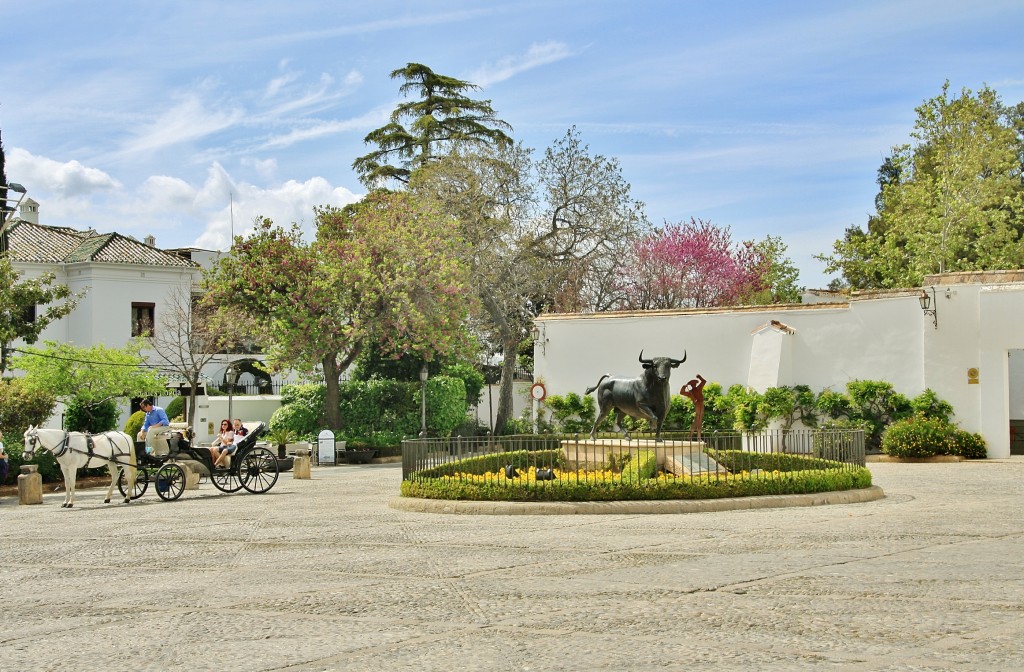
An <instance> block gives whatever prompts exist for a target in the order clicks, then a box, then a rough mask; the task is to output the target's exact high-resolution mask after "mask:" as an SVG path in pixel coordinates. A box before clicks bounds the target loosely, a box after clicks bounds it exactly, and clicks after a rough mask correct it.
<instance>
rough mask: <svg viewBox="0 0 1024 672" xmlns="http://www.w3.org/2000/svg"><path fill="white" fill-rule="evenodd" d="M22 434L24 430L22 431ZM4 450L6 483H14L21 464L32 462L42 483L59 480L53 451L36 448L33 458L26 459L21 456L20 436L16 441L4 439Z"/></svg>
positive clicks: (22, 447)
mask: <svg viewBox="0 0 1024 672" xmlns="http://www.w3.org/2000/svg"><path fill="white" fill-rule="evenodd" d="M22 433H23V434H24V432H22ZM4 450H6V451H7V457H8V463H9V465H10V466H9V467H8V471H7V481H6V483H8V484H11V483H16V482H17V480H18V474H19V473H20V472H21V465H23V464H34V465H36V466H37V467H38V468H39V469H38V471H39V475H40V476H41V477H42V479H43V482H44V483H53V482H55V481H58V480H60V478H61V471H60V465H58V464H57V460H56V458H54V456H53V453H51V452H50V451H48V450H37V451H36V455H35V457H34V458H33V459H31V460H28V461H26V460H25V458H24V456H23V450H24V446H23V445H22V440H21V437H20V436H19V437H18V441H17V442H16V443H15V442H8V441H4Z"/></svg>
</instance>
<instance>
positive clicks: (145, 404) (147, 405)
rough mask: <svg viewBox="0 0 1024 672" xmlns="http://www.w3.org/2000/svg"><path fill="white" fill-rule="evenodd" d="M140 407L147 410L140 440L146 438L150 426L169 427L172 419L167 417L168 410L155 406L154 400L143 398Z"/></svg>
mask: <svg viewBox="0 0 1024 672" xmlns="http://www.w3.org/2000/svg"><path fill="white" fill-rule="evenodd" d="M139 408H141V409H142V410H143V411H145V412H146V421H145V422H144V423H142V431H141V432H139V436H138V439H139V441H145V440H146V432H148V431H149V428H150V427H167V426H169V425H170V424H171V421H170V420H169V419H168V418H167V411H165V410H164V409H162V408H160V407H159V406H154V405H153V402H152V401H150V400H149V399H143V400H142V403H141V404H139Z"/></svg>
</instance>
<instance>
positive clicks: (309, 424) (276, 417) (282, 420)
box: [269, 404, 322, 436]
mask: <svg viewBox="0 0 1024 672" xmlns="http://www.w3.org/2000/svg"><path fill="white" fill-rule="evenodd" d="M269 426H270V429H271V431H273V430H278V429H280V430H286V431H290V432H292V433H293V434H295V435H296V436H309V435H311V434H312V435H316V434H318V433H319V432H320V430H321V429H322V427H320V418H319V417H318V415H317V413H316V411H315V410H314V409H312V408H310V407H309V406H305V405H302V404H288V405H287V406H281V408H279V409H277V410H276V411H274V412H273V414H272V415H271V416H270V423H269Z"/></svg>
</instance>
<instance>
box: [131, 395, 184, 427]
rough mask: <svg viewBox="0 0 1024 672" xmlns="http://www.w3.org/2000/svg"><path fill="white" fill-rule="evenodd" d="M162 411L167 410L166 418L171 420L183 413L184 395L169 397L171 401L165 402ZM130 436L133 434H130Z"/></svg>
mask: <svg viewBox="0 0 1024 672" xmlns="http://www.w3.org/2000/svg"><path fill="white" fill-rule="evenodd" d="M164 411H166V412H167V417H168V419H170V420H171V421H172V422H173V421H174V419H175V418H177V417H178V416H180V415H182V413H184V411H185V397H182V396H180V395H179V396H177V397H174V398H173V399H171V403H169V404H167V407H166V408H165V409H164ZM132 436H135V435H134V434H132Z"/></svg>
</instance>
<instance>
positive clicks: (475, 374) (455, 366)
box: [441, 362, 484, 406]
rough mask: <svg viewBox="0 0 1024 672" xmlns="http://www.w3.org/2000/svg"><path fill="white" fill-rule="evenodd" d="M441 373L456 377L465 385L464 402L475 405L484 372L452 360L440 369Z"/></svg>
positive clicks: (480, 391)
mask: <svg viewBox="0 0 1024 672" xmlns="http://www.w3.org/2000/svg"><path fill="white" fill-rule="evenodd" d="M441 375H443V376H449V377H451V378H458V379H459V380H461V381H462V384H463V385H464V386H465V387H466V404H467V405H469V406H476V404H477V403H479V401H480V395H481V394H482V393H483V389H484V374H483V373H481V372H480V370H479V369H477V368H476V367H475V366H472V365H470V364H466V363H465V362H454V363H452V364H448V365H446V366H445V367H444V368H443V369H441Z"/></svg>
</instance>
